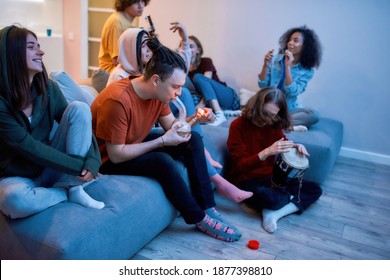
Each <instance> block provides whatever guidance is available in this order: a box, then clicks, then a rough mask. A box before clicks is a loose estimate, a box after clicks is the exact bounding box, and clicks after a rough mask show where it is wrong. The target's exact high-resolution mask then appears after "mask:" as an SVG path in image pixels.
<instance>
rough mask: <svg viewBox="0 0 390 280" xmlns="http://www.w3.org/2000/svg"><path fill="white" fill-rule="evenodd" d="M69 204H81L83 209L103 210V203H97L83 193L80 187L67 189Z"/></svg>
mask: <svg viewBox="0 0 390 280" xmlns="http://www.w3.org/2000/svg"><path fill="white" fill-rule="evenodd" d="M69 202H74V203H78V204H81V205H82V206H84V207H90V208H95V209H102V208H104V206H105V204H104V202H101V201H97V200H95V199H93V198H92V197H90V196H89V194H87V193H86V192H85V191H84V188H83V186H82V185H78V186H74V187H71V188H70V189H69Z"/></svg>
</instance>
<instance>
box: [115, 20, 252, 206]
mask: <svg viewBox="0 0 390 280" xmlns="http://www.w3.org/2000/svg"><path fill="white" fill-rule="evenodd" d="M171 30H172V31H173V32H176V31H177V32H178V33H179V35H180V37H181V39H182V44H181V48H180V49H179V50H178V52H179V54H180V55H181V57H182V58H183V59H184V61H185V63H186V66H187V69H189V66H190V63H191V49H190V46H189V40H188V35H187V32H186V30H185V28H184V27H183V25H181V24H180V23H179V22H173V23H172V27H171ZM148 38H149V35H148V33H147V31H146V30H144V29H141V28H129V29H127V30H126V31H125V32H123V33H122V35H121V36H120V38H119V42H118V45H119V56H118V62H119V64H118V65H117V66H116V68H115V69H114V70H113V71H112V72H111V74H110V77H109V79H108V82H107V85H108V84H110V83H112V82H115V81H117V80H120V79H123V78H127V77H129V76H134V75H141V74H143V72H144V66H145V65H146V63H147V62H148V61H149V59H150V58H151V57H152V52H151V51H150V49H149V48H148V47H147V45H146V44H145V41H146V40H147V39H148ZM180 99H181V101H182V102H183V103H184V105H185V107H186V111H187V114H188V115H193V114H195V105H194V102H193V99H192V96H191V93H190V91H189V90H188V89H187V88H185V87H183V88H182V94H181V96H180ZM170 107H171V110H172V112H173V113H174V114H175V113H176V112H177V111H178V110H177V108H176V107H175V106H173V104H172V105H171V106H170ZM192 129H193V130H194V131H196V132H198V133H199V134H200V135H201V136H203V133H202V130H201V128H200V125H199V124H197V125H195V126H194V127H193V128H192ZM205 155H206V158H207V171H208V174H209V177H210V180H211V182H213V183H214V184H215V186H216V189H217V191H218V193H219V194H220V195H222V196H224V197H226V198H228V199H230V200H232V201H235V202H241V201H243V200H245V199H247V198H249V197H251V196H252V195H253V193H252V192H247V191H243V190H241V189H239V188H237V187H236V186H235V185H233V184H231V183H230V182H229V181H227V180H226V179H225V178H223V177H222V176H221V175H220V174H218V172H217V170H216V168H222V165H220V163H218V162H216V161H214V160H213V159H212V157H211V155H210V153H209V152H208V151H207V150H206V149H205Z"/></svg>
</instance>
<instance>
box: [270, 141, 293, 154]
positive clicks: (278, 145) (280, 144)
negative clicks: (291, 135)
mask: <svg viewBox="0 0 390 280" xmlns="http://www.w3.org/2000/svg"><path fill="white" fill-rule="evenodd" d="M295 145H296V144H294V143H293V141H291V140H284V138H281V139H279V140H278V141H276V142H275V143H273V144H272V145H271V146H270V147H268V148H267V150H268V151H267V153H266V154H267V156H271V155H278V154H282V153H287V152H289V151H290V148H293V147H294V146H295Z"/></svg>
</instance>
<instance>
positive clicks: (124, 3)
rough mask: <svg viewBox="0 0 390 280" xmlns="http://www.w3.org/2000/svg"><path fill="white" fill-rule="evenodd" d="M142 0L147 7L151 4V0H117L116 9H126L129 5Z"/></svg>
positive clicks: (118, 10)
mask: <svg viewBox="0 0 390 280" xmlns="http://www.w3.org/2000/svg"><path fill="white" fill-rule="evenodd" d="M140 1H143V2H144V3H145V7H146V6H147V5H148V4H149V2H150V0H115V3H114V9H115V10H116V11H117V12H120V11H124V10H125V9H126V8H127V7H129V6H131V5H133V4H136V3H138V2H140Z"/></svg>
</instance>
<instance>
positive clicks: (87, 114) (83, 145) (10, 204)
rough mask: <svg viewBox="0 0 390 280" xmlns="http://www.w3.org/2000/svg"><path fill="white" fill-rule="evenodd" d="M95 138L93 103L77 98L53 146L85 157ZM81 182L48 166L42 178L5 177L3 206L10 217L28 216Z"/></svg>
mask: <svg viewBox="0 0 390 280" xmlns="http://www.w3.org/2000/svg"><path fill="white" fill-rule="evenodd" d="M91 141H92V120H91V111H90V109H89V106H88V105H87V104H84V103H82V102H78V101H74V102H72V103H71V104H69V106H68V107H67V109H66V110H65V112H64V114H63V116H62V119H61V122H60V124H59V125H58V128H57V130H56V132H55V134H54V138H53V141H52V144H51V146H52V147H53V148H55V149H57V150H59V151H61V152H64V153H66V154H70V155H79V156H82V157H84V156H85V155H86V154H87V153H88V150H89V148H90V146H91ZM80 172H81V170H80ZM81 183H82V181H80V180H78V179H77V178H76V177H75V176H71V175H67V174H64V173H61V172H59V171H57V170H53V169H51V168H45V169H44V170H43V172H42V174H41V175H40V176H39V177H38V178H33V179H30V178H23V177H6V178H3V179H1V180H0V210H1V211H2V212H3V213H4V214H5V215H6V216H8V217H10V218H23V217H27V216H30V215H33V214H36V213H39V212H41V211H43V210H45V209H47V208H49V207H51V206H53V205H56V204H58V203H60V202H63V201H65V200H67V192H66V189H65V187H67V186H69V185H76V184H81Z"/></svg>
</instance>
